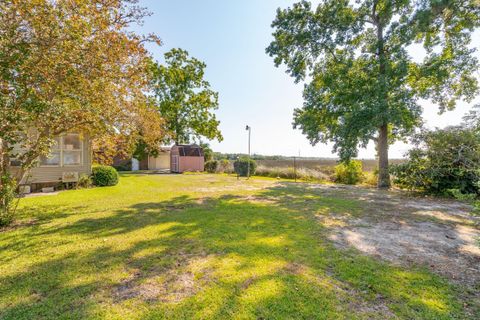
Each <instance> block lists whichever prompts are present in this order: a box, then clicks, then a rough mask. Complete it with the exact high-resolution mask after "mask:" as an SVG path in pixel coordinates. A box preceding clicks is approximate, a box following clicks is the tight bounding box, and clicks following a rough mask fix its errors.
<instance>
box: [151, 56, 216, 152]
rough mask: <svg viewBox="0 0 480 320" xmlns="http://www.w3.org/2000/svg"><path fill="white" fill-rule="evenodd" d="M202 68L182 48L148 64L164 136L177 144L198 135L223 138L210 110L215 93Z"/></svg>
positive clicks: (214, 100)
mask: <svg viewBox="0 0 480 320" xmlns="http://www.w3.org/2000/svg"><path fill="white" fill-rule="evenodd" d="M205 68H206V64H205V63H203V62H201V61H199V60H198V59H196V58H193V57H190V56H189V54H188V52H187V51H185V50H182V49H172V50H171V51H169V52H167V53H166V54H165V64H160V63H156V62H153V63H152V65H151V72H152V79H153V80H152V90H153V97H152V98H153V101H154V104H155V105H156V106H157V108H158V110H159V111H160V114H161V115H162V117H163V119H164V120H165V126H166V130H167V132H168V133H169V134H168V136H167V139H168V140H170V141H174V142H175V143H177V144H182V143H190V142H191V140H192V138H195V139H198V140H200V138H201V137H205V138H207V139H210V140H212V139H217V140H219V141H221V140H223V137H222V134H221V132H220V130H219V129H218V126H219V124H220V122H219V121H218V120H217V118H216V116H215V114H214V113H213V111H214V110H216V109H218V93H217V92H214V91H213V90H212V89H211V88H210V84H209V83H208V81H206V80H205V79H204V75H205Z"/></svg>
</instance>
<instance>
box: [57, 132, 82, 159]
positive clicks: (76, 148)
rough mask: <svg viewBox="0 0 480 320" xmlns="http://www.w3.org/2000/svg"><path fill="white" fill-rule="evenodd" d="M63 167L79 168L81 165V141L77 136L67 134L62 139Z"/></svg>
mask: <svg viewBox="0 0 480 320" xmlns="http://www.w3.org/2000/svg"><path fill="white" fill-rule="evenodd" d="M62 151H63V157H62V158H63V165H64V166H79V165H81V164H82V156H83V155H82V141H81V139H80V135H78V134H73V133H72V134H67V135H65V136H64V137H63V148H62Z"/></svg>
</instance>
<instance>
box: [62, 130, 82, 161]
mask: <svg viewBox="0 0 480 320" xmlns="http://www.w3.org/2000/svg"><path fill="white" fill-rule="evenodd" d="M66 136H77V137H78V142H79V147H80V148H79V149H71V150H67V149H65V148H64V139H65V137H66ZM61 150H62V151H61V155H60V163H61V165H62V167H81V166H83V139H82V138H81V137H80V134H79V133H66V134H64V135H62V147H61ZM65 151H67V152H68V151H73V152H80V163H79V164H65V163H64V162H63V159H64V157H63V153H64V152H65Z"/></svg>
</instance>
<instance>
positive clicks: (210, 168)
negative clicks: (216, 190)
mask: <svg viewBox="0 0 480 320" xmlns="http://www.w3.org/2000/svg"><path fill="white" fill-rule="evenodd" d="M217 169H218V161H217V160H211V161H207V162H205V171H207V172H209V173H215V172H217Z"/></svg>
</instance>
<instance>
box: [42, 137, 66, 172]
mask: <svg viewBox="0 0 480 320" xmlns="http://www.w3.org/2000/svg"><path fill="white" fill-rule="evenodd" d="M61 144H62V143H61V138H60V137H57V138H55V142H54V143H53V146H52V148H51V150H50V154H48V155H46V156H41V157H40V165H41V166H43V167H58V166H60V160H61V156H62V150H61Z"/></svg>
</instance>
